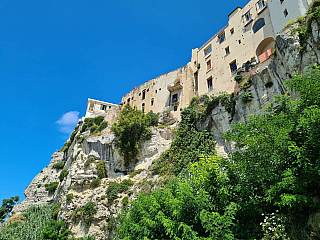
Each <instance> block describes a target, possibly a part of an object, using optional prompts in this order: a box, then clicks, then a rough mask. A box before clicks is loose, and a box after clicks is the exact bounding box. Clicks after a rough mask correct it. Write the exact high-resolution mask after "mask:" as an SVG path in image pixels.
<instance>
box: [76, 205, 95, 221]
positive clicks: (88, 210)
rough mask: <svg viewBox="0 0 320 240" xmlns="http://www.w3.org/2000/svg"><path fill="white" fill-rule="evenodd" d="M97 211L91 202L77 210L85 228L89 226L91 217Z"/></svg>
mask: <svg viewBox="0 0 320 240" xmlns="http://www.w3.org/2000/svg"><path fill="white" fill-rule="evenodd" d="M97 211H98V209H97V207H96V205H95V203H93V202H88V203H86V205H84V207H82V208H80V209H79V212H80V213H81V215H82V219H83V220H84V222H85V224H86V225H87V226H90V224H91V221H92V217H93V215H94V214H96V213H97Z"/></svg>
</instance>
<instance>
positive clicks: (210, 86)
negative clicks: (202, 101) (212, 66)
mask: <svg viewBox="0 0 320 240" xmlns="http://www.w3.org/2000/svg"><path fill="white" fill-rule="evenodd" d="M207 84H208V91H209V92H210V91H212V89H213V85H212V77H211V78H209V79H207Z"/></svg>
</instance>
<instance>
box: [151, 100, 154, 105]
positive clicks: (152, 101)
mask: <svg viewBox="0 0 320 240" xmlns="http://www.w3.org/2000/svg"><path fill="white" fill-rule="evenodd" d="M153 103H154V99H153V98H152V99H151V106H153Z"/></svg>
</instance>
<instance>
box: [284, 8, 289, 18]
mask: <svg viewBox="0 0 320 240" xmlns="http://www.w3.org/2000/svg"><path fill="white" fill-rule="evenodd" d="M283 14H284V16H285V17H287V16H288V14H289V13H288V11H287V9H285V10H284V11H283Z"/></svg>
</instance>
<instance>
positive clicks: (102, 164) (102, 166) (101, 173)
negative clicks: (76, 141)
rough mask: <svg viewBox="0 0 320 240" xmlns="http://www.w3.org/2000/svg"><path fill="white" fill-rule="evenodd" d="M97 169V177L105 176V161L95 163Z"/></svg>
mask: <svg viewBox="0 0 320 240" xmlns="http://www.w3.org/2000/svg"><path fill="white" fill-rule="evenodd" d="M97 171H98V177H99V178H105V177H107V170H106V166H105V161H99V163H98V164H97Z"/></svg>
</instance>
